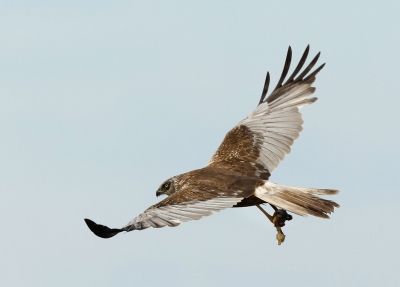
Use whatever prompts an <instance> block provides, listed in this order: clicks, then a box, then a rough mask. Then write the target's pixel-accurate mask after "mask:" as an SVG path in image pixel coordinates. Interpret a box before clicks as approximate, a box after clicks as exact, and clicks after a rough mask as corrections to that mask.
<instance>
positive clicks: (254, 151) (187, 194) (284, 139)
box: [85, 46, 339, 244]
mask: <svg viewBox="0 0 400 287" xmlns="http://www.w3.org/2000/svg"><path fill="white" fill-rule="evenodd" d="M309 49H310V48H309V46H307V48H306V50H305V51H304V53H303V56H302V57H301V59H300V62H299V64H298V65H297V67H296V68H295V69H294V71H293V73H292V74H291V75H290V76H289V78H288V79H287V80H286V81H285V78H286V76H287V74H288V71H289V67H290V62H291V58H292V50H291V48H290V47H289V49H288V53H287V57H286V61H285V65H284V68H283V72H282V75H281V77H280V79H279V81H278V84H277V85H276V87H275V89H274V90H273V91H272V93H271V94H270V95H269V96H268V97H267V92H268V86H269V82H270V76H269V73H267V77H266V79H265V84H264V89H263V91H262V94H261V99H260V101H259V103H258V106H257V108H256V109H255V110H254V111H253V112H252V113H251V114H250V115H248V116H247V117H246V118H244V119H243V120H242V121H240V122H239V123H238V124H237V125H236V126H235V127H234V128H233V129H231V130H230V131H229V132H228V133H227V134H226V136H225V138H224V140H223V141H222V143H221V145H220V146H219V148H218V149H217V151H216V152H215V154H214V155H213V156H212V157H211V159H210V161H209V162H208V164H207V165H206V166H205V167H203V168H200V169H196V170H193V171H190V172H187V173H184V174H180V175H176V176H173V177H171V178H169V179H167V180H166V181H164V182H163V183H162V184H161V186H160V187H159V188H158V190H157V192H156V195H157V196H159V195H167V198H165V199H164V200H162V201H160V202H159V203H157V204H155V205H153V206H151V207H149V208H148V209H146V210H145V211H144V212H143V213H142V214H140V215H139V216H137V217H136V218H134V219H133V220H131V221H129V222H128V224H126V225H125V226H124V227H122V228H120V229H118V228H114V229H111V228H108V227H106V226H103V225H100V224H96V223H95V222H93V221H91V220H89V219H85V221H86V224H87V225H88V227H89V228H90V230H91V231H92V232H93V233H94V234H96V235H97V236H99V237H102V238H110V237H112V236H114V235H116V234H118V233H119V232H122V231H126V232H129V231H133V230H142V229H146V228H149V227H154V228H160V227H164V226H171V227H175V226H178V225H179V224H180V223H181V222H186V221H191V220H197V219H200V218H202V217H203V216H208V215H211V214H212V213H213V212H218V211H221V210H223V209H226V208H230V207H248V206H256V207H258V208H259V209H260V210H261V211H262V212H263V213H264V214H265V215H266V216H267V217H268V219H269V220H270V221H271V222H272V223H273V225H274V226H275V227H276V229H277V231H278V234H277V240H278V244H281V242H283V240H284V239H285V235H284V234H283V232H282V229H281V227H282V226H284V225H285V221H286V220H291V219H292V216H291V215H289V214H288V213H287V211H289V212H292V213H295V214H298V215H301V216H307V215H313V216H317V217H322V218H329V216H328V214H330V213H331V212H333V210H334V208H335V207H339V205H338V204H337V203H335V202H333V201H330V200H326V199H322V198H320V197H318V195H333V194H336V193H338V191H337V190H334V189H316V188H302V187H293V186H286V185H281V184H277V183H273V182H271V181H269V177H270V175H271V172H272V171H273V170H274V169H275V168H276V167H277V166H278V165H279V163H280V161H282V160H283V158H284V157H285V155H286V154H288V153H289V152H290V147H291V146H292V144H293V142H294V140H295V139H296V138H298V136H299V133H300V131H301V130H302V124H303V120H302V115H301V113H300V109H301V108H302V107H303V106H305V105H309V104H312V103H314V102H315V101H316V100H317V98H310V96H311V95H312V94H313V93H314V92H315V88H314V87H312V86H311V85H312V84H313V83H314V81H315V77H316V75H317V74H318V72H319V71H320V70H321V69H322V68H323V67H324V65H325V64H323V65H321V66H319V67H318V68H317V69H315V70H314V71H311V70H312V68H313V67H314V65H315V64H316V62H317V60H318V58H319V55H320V53H318V54H317V55H316V56H315V57H314V59H313V60H312V61H311V62H310V64H309V65H308V66H307V67H306V68H305V69H304V70H303V71H301V70H302V68H303V66H304V64H305V62H306V59H307V55H308V52H309ZM266 203H268V204H269V205H271V207H272V208H273V209H274V210H275V212H274V214H273V215H270V214H268V213H267V212H266V211H265V210H264V209H263V208H262V207H261V205H263V204H266Z"/></svg>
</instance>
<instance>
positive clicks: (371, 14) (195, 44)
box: [0, 0, 400, 287]
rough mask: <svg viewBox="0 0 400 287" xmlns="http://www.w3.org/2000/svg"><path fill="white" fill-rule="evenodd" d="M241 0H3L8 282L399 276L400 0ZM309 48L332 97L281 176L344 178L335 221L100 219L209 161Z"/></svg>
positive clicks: (204, 282)
mask: <svg viewBox="0 0 400 287" xmlns="http://www.w3.org/2000/svg"><path fill="white" fill-rule="evenodd" d="M82 2H83V3H82ZM234 2H235V3H233V2H232V1H225V2H222V1H218V2H217V1H99V0H97V1H71V0H70V1H16V0H14V1H2V2H1V4H0V151H1V152H0V174H1V175H0V196H1V197H0V198H1V200H0V218H1V221H0V222H1V236H0V285H1V286H163V287H169V286H171V287H175V286H202V287H203V286H307V287H309V286H400V272H399V268H400V259H399V257H400V248H399V242H400V229H399V224H400V219H399V216H400V211H399V208H400V191H399V187H400V176H399V170H400V164H399V162H400V152H399V142H400V129H399V121H400V115H399V112H398V111H399V107H400V95H399V87H398V85H397V84H398V83H399V79H400V69H399V67H400V35H399V31H400V2H399V1H365V0H364V1H361V0H360V1H348V0H347V1H242V2H241V3H238V1H234ZM307 44H310V45H311V52H310V56H314V55H315V54H316V53H317V52H318V51H321V52H322V55H321V58H320V63H323V62H326V63H327V65H326V67H325V68H324V69H323V70H322V72H321V73H320V74H319V76H318V77H317V81H316V84H315V86H316V87H317V92H316V94H315V95H316V96H317V97H318V98H319V100H318V101H317V102H316V103H315V104H313V105H311V106H307V107H305V108H304V109H302V111H303V115H304V120H305V125H304V131H303V132H302V133H301V136H300V138H299V139H298V140H297V141H296V142H295V144H294V146H293V149H292V153H291V154H290V155H288V156H287V157H286V158H285V160H284V161H283V162H282V163H281V165H280V166H279V168H278V169H276V170H275V171H274V172H273V175H272V177H271V180H272V181H274V182H278V183H282V184H287V185H296V186H302V187H320V188H336V189H339V190H340V194H339V195H338V196H335V197H334V198H332V199H334V200H335V201H337V202H338V203H340V204H341V208H340V209H338V210H337V212H335V213H334V214H333V215H332V217H331V219H330V220H323V219H316V218H300V217H298V216H295V218H294V220H293V221H291V222H289V223H288V225H287V226H286V227H285V229H284V231H285V233H286V234H287V238H286V242H285V243H284V244H283V245H281V246H278V245H277V243H276V239H275V235H276V231H275V229H274V228H273V226H272V224H270V223H269V222H268V220H267V218H266V217H265V216H264V215H263V214H262V213H261V212H260V211H259V210H257V208H255V207H251V208H242V209H230V210H225V211H223V212H220V213H217V214H214V215H213V216H211V217H206V218H204V219H202V220H200V221H194V222H190V223H183V224H181V226H179V227H177V228H163V229H147V230H145V231H141V232H131V233H127V234H119V235H117V236H116V237H114V238H112V239H108V240H104V239H101V238H98V237H96V236H95V235H94V234H93V233H92V232H90V231H89V229H88V228H87V227H86V225H85V223H84V221H83V219H84V218H86V217H87V218H90V219H92V220H94V221H96V222H98V223H102V224H105V225H108V226H110V227H122V226H123V225H125V224H126V223H127V222H128V221H129V220H131V219H132V218H134V217H135V216H137V215H138V214H140V213H141V212H142V211H143V210H144V209H146V208H147V207H148V206H150V205H152V204H154V203H156V202H158V201H159V198H158V199H157V198H156V196H155V191H156V189H157V188H158V186H159V184H161V183H162V182H163V181H164V180H165V179H167V178H169V177H171V176H173V175H176V174H180V173H183V172H187V171H190V170H192V169H196V168H201V167H203V166H204V165H205V164H206V163H207V162H208V160H209V158H210V157H211V155H212V154H213V152H214V151H215V150H216V148H217V147H218V145H219V143H220V142H221V141H222V139H223V137H224V135H225V134H226V132H228V131H229V129H231V128H232V127H233V126H234V125H235V124H236V123H237V122H239V121H240V120H241V119H242V118H244V117H245V116H246V115H247V114H249V113H250V112H251V111H252V110H253V109H254V108H255V107H256V105H257V103H258V100H259V96H260V94H261V91H262V87H263V83H264V79H265V73H266V71H267V70H268V71H270V72H271V75H272V86H274V85H276V82H277V80H278V78H279V76H280V72H281V70H282V67H283V64H284V60H285V56H286V51H287V47H288V46H289V45H291V46H292V48H293V60H294V62H296V64H297V61H298V60H299V59H300V57H301V54H302V53H303V51H304V49H305V48H306V46H307Z"/></svg>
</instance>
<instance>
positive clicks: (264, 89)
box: [258, 72, 270, 105]
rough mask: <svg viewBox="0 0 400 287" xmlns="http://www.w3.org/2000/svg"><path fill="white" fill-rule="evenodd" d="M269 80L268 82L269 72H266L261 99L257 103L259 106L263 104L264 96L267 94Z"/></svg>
mask: <svg viewBox="0 0 400 287" xmlns="http://www.w3.org/2000/svg"><path fill="white" fill-rule="evenodd" d="M269 80H270V77H269V72H267V76H266V77H265V83H264V88H263V91H262V93H261V98H260V102H259V103H258V105H261V104H262V103H263V102H264V99H265V96H266V95H267V93H268V87H269Z"/></svg>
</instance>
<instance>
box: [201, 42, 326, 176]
mask: <svg viewBox="0 0 400 287" xmlns="http://www.w3.org/2000/svg"><path fill="white" fill-rule="evenodd" d="M309 49H310V47H309V46H307V48H306V50H305V51H304V53H303V56H302V57H301V59H300V62H299V64H298V65H297V67H296V68H295V70H294V71H293V73H292V74H291V76H290V77H289V78H288V79H287V80H286V82H285V83H283V82H284V80H285V78H286V75H287V73H288V71H289V68H290V62H291V58H292V49H291V48H290V47H289V49H288V53H287V57H286V61H285V66H284V68H283V72H282V75H281V77H280V79H279V81H278V84H277V86H276V87H275V89H274V91H273V92H272V93H271V94H270V95H269V96H268V97H267V98H266V99H265V97H266V95H267V92H268V86H269V81H270V77H269V73H267V77H266V80H265V85H264V89H263V92H262V95H261V99H260V102H259V106H258V107H257V108H256V109H255V110H254V111H253V112H252V113H251V114H250V115H249V116H248V117H246V118H245V119H243V120H242V121H241V122H239V123H238V124H237V125H236V126H235V127H234V128H233V129H232V130H230V131H229V132H228V133H227V135H226V136H225V138H224V140H223V142H222V144H221V145H220V146H219V148H218V150H217V151H216V152H215V154H214V155H213V156H212V158H211V160H210V162H209V163H208V165H207V166H213V167H215V168H229V169H230V170H232V171H233V172H236V173H239V174H242V175H247V176H249V175H256V176H258V177H259V178H261V179H268V178H269V176H270V173H271V172H272V171H273V170H274V169H275V168H276V167H277V166H278V165H279V162H280V161H282V160H283V158H284V157H285V155H286V154H288V153H290V147H291V146H292V144H293V142H294V140H295V139H296V138H298V137H299V133H300V131H301V130H302V124H303V120H302V116H301V113H300V112H299V110H300V108H301V107H303V106H305V105H308V104H311V103H313V102H315V101H316V100H317V98H309V96H310V95H312V94H313V93H314V92H315V88H314V87H311V85H312V83H313V82H314V81H315V76H316V75H317V73H318V72H319V71H320V70H321V69H322V68H323V67H324V65H325V64H323V65H321V66H320V67H318V68H317V69H316V70H315V71H313V72H311V73H310V74H309V72H310V71H311V69H312V68H313V67H314V65H315V64H316V62H317V60H318V58H319V56H320V53H318V54H317V55H316V56H315V57H314V59H313V60H312V61H311V62H310V64H309V65H308V66H307V67H306V68H305V69H304V71H303V72H301V73H300V75H298V73H299V72H300V70H301V69H302V68H303V65H304V63H305V62H306V59H307V56H308V52H309Z"/></svg>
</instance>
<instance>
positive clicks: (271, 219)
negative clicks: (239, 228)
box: [256, 204, 274, 224]
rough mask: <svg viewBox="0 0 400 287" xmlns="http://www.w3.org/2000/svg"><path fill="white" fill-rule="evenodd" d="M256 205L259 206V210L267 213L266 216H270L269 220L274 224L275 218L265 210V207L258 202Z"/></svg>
mask: <svg viewBox="0 0 400 287" xmlns="http://www.w3.org/2000/svg"><path fill="white" fill-rule="evenodd" d="M256 206H257V207H258V209H259V210H261V212H262V213H264V214H265V216H266V217H268V219H269V221H271V222H272V224H273V223H274V218H273V217H272V216H271V215H270V214H269V213H268V212H266V211H265V210H264V208H262V207H261V206H260V205H259V204H256Z"/></svg>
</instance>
